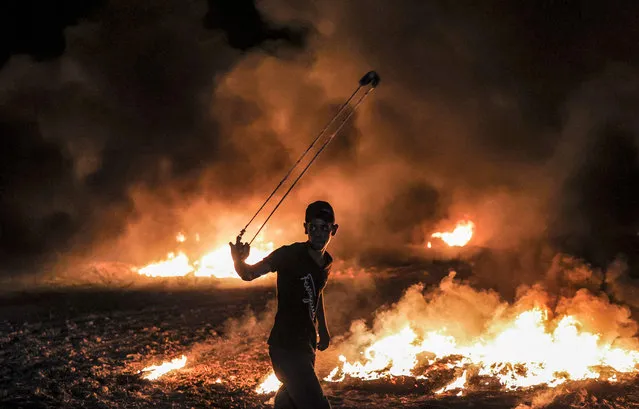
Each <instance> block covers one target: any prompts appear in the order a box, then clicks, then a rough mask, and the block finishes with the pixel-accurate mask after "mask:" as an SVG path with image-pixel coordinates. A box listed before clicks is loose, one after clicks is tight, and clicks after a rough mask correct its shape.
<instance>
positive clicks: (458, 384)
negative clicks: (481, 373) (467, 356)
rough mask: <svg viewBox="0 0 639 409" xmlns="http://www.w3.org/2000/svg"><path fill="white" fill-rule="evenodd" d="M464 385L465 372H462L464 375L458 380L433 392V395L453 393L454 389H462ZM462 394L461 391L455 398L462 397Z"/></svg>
mask: <svg viewBox="0 0 639 409" xmlns="http://www.w3.org/2000/svg"><path fill="white" fill-rule="evenodd" d="M465 385H466V371H464V373H463V374H462V375H461V376H460V377H459V378H457V379H455V380H454V381H452V382H451V383H449V384H448V385H446V386H444V387H443V388H441V389H440V390H438V391H435V395H440V394H442V393H444V392H448V391H453V390H455V389H464V386H465ZM462 394H463V391H459V393H458V394H457V396H462Z"/></svg>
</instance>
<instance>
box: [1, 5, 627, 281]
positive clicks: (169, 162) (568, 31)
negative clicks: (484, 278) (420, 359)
mask: <svg viewBox="0 0 639 409" xmlns="http://www.w3.org/2000/svg"><path fill="white" fill-rule="evenodd" d="M231 3H232V4H233V5H231ZM68 4H70V5H71V4H75V3H73V2H68ZM76 6H77V5H76ZM636 8H637V5H636V4H635V3H633V2H622V4H619V3H617V4H615V5H614V6H613V5H610V4H608V3H604V2H595V3H589V4H588V5H583V4H563V3H562V4H559V3H558V4H552V5H548V6H547V7H540V6H539V5H537V4H528V3H526V4H524V3H516V4H515V3H513V4H497V3H494V4H493V3H491V4H483V3H482V4H472V5H470V4H455V5H451V4H450V3H449V2H423V1H416V0H415V1H403V2H396V3H393V4H392V5H391V4H390V3H388V2H384V1H381V0H372V1H368V0H367V1H364V0H361V1H360V0H358V1H351V2H342V1H327V2H322V3H313V2H306V1H302V0H270V1H265V2H260V3H259V7H257V6H256V3H255V2H252V1H234V2H223V1H213V0H209V1H208V2H203V1H199V2H191V3H189V4H183V3H182V2H177V1H169V2H163V3H161V4H159V3H153V2H150V3H149V2H143V3H139V2H138V3H136V4H131V3H130V2H124V1H119V0H112V1H108V2H102V3H95V4H94V5H91V6H82V7H79V6H77V7H68V9H70V10H75V11H74V12H73V13H71V15H69V16H64V17H63V18H61V19H60V20H59V22H58V21H57V20H56V24H55V25H49V26H47V27H48V29H49V28H50V29H51V30H53V31H54V32H55V33H56V35H55V36H45V37H46V38H47V39H49V38H57V39H60V38H63V39H64V41H63V43H60V42H59V41H58V43H57V44H58V46H56V47H45V48H46V49H47V50H53V51H52V52H49V53H44V54H43V53H42V52H40V51H38V50H39V48H38V47H37V45H42V44H43V46H46V45H47V44H48V43H46V41H45V40H44V37H39V36H36V35H31V34H30V33H28V32H27V31H25V30H27V29H26V28H25V27H27V26H28V25H27V24H26V22H28V21H30V20H29V16H28V15H23V16H22V17H23V19H22V20H20V19H17V20H16V23H15V24H14V25H13V26H12V27H14V32H15V33H18V35H17V37H16V38H21V39H23V41H21V42H18V43H15V44H12V45H11V46H10V47H8V48H4V49H3V51H2V52H3V54H2V55H3V56H4V57H3V61H5V63H4V66H3V68H2V71H0V106H1V107H2V108H1V110H0V127H1V128H0V129H2V131H1V132H2V146H3V149H2V152H3V153H2V156H3V157H2V167H3V169H2V172H1V173H0V174H1V175H2V181H1V186H0V187H1V189H0V190H1V191H2V193H3V195H2V200H1V201H0V221H1V222H2V224H1V225H2V232H1V236H0V255H1V256H2V258H3V260H8V261H7V263H6V264H5V268H6V269H7V270H9V272H15V271H19V270H20V271H34V270H38V269H42V268H43V267H42V266H43V265H44V263H50V262H56V263H59V262H60V261H61V258H62V260H64V259H65V258H68V257H69V256H70V255H73V256H75V255H79V256H82V257H85V258H86V257H87V256H89V257H92V258H100V259H109V260H121V261H127V262H133V263H145V262H147V261H148V260H149V259H152V258H156V257H158V256H163V255H164V254H165V251H166V248H167V247H168V246H169V245H170V243H172V242H174V237H175V233H176V232H177V231H180V230H187V231H189V232H193V233H195V232H197V233H199V234H201V235H202V237H203V241H204V238H205V237H206V238H209V239H210V240H211V241H215V242H216V243H217V242H218V241H219V242H220V243H226V242H227V241H228V236H229V235H234V234H236V232H237V231H238V230H239V229H240V228H241V227H242V223H243V222H242V221H243V220H247V219H248V217H250V215H251V214H252V212H253V211H254V210H255V209H257V207H258V206H259V204H260V202H261V200H262V199H263V198H264V197H266V194H268V193H269V191H270V189H271V188H272V187H273V186H275V185H276V184H277V182H278V181H279V179H280V178H281V176H282V175H283V174H284V172H285V170H286V169H287V168H288V167H289V166H290V165H291V164H292V163H293V162H294V160H295V159H296V158H297V156H298V155H299V153H300V152H301V151H303V149H304V148H305V147H306V146H307V144H308V143H309V142H310V141H311V140H312V137H313V136H314V135H315V133H316V132H317V131H318V130H319V129H320V128H321V127H322V126H323V125H324V124H325V123H326V121H328V119H329V118H330V117H331V115H333V114H334V113H335V112H336V109H337V107H338V106H339V105H340V104H341V103H342V102H343V100H344V99H345V97H347V96H348V95H349V94H350V92H351V90H352V89H353V88H354V86H355V85H356V83H357V80H358V79H359V77H360V76H361V75H362V74H363V73H365V72H366V71H368V70H370V69H375V70H377V71H378V72H379V73H380V74H381V76H382V84H381V85H380V87H379V88H378V89H377V90H376V91H375V93H374V94H373V97H372V98H371V99H369V100H368V101H367V102H366V103H365V104H364V106H362V108H361V110H360V111H358V113H357V115H356V116H355V117H354V120H353V122H352V123H351V124H349V126H347V128H346V131H345V132H344V133H343V134H342V135H340V137H339V138H338V139H336V140H335V143H334V144H332V145H331V146H330V147H329V148H328V150H327V151H326V152H325V153H324V154H323V155H322V156H321V157H320V159H319V161H318V162H317V163H316V164H315V165H314V167H313V168H312V169H311V171H310V172H309V173H308V174H307V175H306V176H305V178H304V179H303V180H302V182H301V184H300V185H299V186H298V187H297V188H296V190H295V191H294V193H293V194H292V195H291V196H290V197H289V199H287V200H288V201H287V202H286V203H285V205H284V206H283V208H282V211H281V212H280V213H278V214H277V215H276V217H275V218H273V219H272V220H271V222H270V223H271V224H270V225H269V229H267V232H266V234H267V235H270V236H269V239H271V240H275V241H278V244H284V242H286V241H290V240H299V239H301V238H302V237H303V236H302V230H301V221H302V220H301V215H302V214H303V209H304V206H305V204H306V203H308V202H309V201H311V200H315V199H320V198H321V199H327V200H330V201H331V202H332V203H333V204H334V207H335V209H336V212H337V218H338V222H339V223H340V225H341V227H340V231H339V234H338V236H337V237H336V241H335V247H334V255H336V256H337V257H340V258H357V257H359V258H364V259H365V258H367V257H369V255H374V254H375V253H378V252H379V251H380V250H382V249H384V250H391V251H395V252H398V253H402V252H403V251H405V250H406V249H407V248H408V247H411V248H414V247H415V246H418V247H419V246H423V244H424V240H425V238H426V237H427V235H428V234H430V232H432V231H433V230H434V229H438V228H445V227H449V226H450V225H447V223H452V222H454V221H456V220H458V219H460V218H464V217H468V218H470V219H472V220H473V221H474V222H475V223H476V225H477V236H476V238H475V242H474V245H476V246H479V247H484V248H490V249H494V250H495V251H503V252H506V253H507V252H518V251H519V250H521V249H528V248H530V247H531V246H532V245H531V243H535V245H534V246H533V247H535V249H539V248H542V247H543V246H542V245H539V244H538V243H539V242H543V243H544V246H545V245H550V246H552V247H553V248H555V249H559V250H563V251H566V252H569V253H574V254H576V255H578V256H580V257H583V258H586V259H587V260H589V261H591V262H593V263H595V264H596V265H597V266H599V267H601V268H604V266H606V265H607V264H609V263H610V262H611V261H612V260H613V259H614V258H615V257H616V256H617V255H618V254H619V253H624V254H626V255H627V257H630V256H629V255H630V254H632V251H633V248H632V245H631V244H632V243H634V242H636V232H637V230H639V229H638V226H637V224H638V223H639V220H638V219H637V217H638V216H637V212H636V210H634V209H636V208H638V206H637V204H638V203H637V201H638V200H639V199H638V198H637V193H636V192H638V191H639V189H637V187H636V186H635V185H636V180H639V178H637V177H636V176H637V175H638V174H639V165H638V163H637V137H636V135H637V129H636V126H637V123H636V120H635V119H634V117H633V116H632V115H631V113H632V112H633V111H634V107H635V105H636V99H637V96H638V95H639V93H638V92H637V87H636V84H637V83H638V82H637V71H636V63H637V60H636V56H635V53H634V45H635V44H636V43H637V40H638V38H637V36H638V35H639V34H638V33H637V31H636V30H634V29H633V27H634V26H633V24H634V23H633V22H632V21H631V19H630V17H629V16H632V15H635V14H636V13H635V12H636V11H637V10H636ZM42 10H44V9H42ZM2 14H3V15H5V14H4V13H2ZM87 16H90V18H88V17H87ZM604 21H615V22H616V23H615V25H614V26H612V25H609V24H603V22H604ZM23 23H24V24H23ZM36 26H37V25H36ZM7 27H8V25H7ZM41 31H42V30H41ZM41 31H38V32H41ZM45 31H46V30H45ZM26 38H29V39H30V40H29V41H26V40H25V39H26ZM47 41H48V40H47ZM60 44H62V45H60ZM583 44H588V47H584V46H583ZM7 55H8V56H11V57H10V58H8V57H6V56H7ZM43 55H44V56H45V57H46V58H41V56H43ZM41 60H42V61H41ZM602 215H605V217H600V216H602ZM230 220H233V221H236V220H237V221H238V222H237V224H234V225H233V226H232V227H229V226H228V225H230V224H232V223H230ZM277 231H280V232H281V234H279V235H278V234H277ZM631 237H634V239H633V240H634V241H633V240H630V238H631ZM549 239H550V240H549ZM280 242H281V243H280ZM546 242H548V243H546ZM531 251H532V250H531ZM535 251H537V250H535ZM538 253H539V254H541V253H543V252H542V251H541V250H539V251H538ZM550 253H552V252H550ZM545 254H546V253H544V257H545ZM535 257H537V256H535ZM531 258H534V257H533V256H531ZM548 260H550V258H547V261H548ZM633 262H634V260H632V258H631V257H630V259H629V260H628V265H629V268H630V270H632V268H633V266H634V264H633ZM513 263H514V262H513ZM513 263H510V262H508V263H506V264H507V267H510V266H511V265H512V264H513ZM521 263H522V259H521V258H517V260H516V263H515V264H521ZM47 265H48V264H47ZM505 269H506V270H508V268H505ZM528 270H530V271H523V272H522V274H521V275H520V276H519V277H521V280H519V281H518V280H515V281H518V282H514V283H512V286H511V287H512V288H516V286H517V285H519V284H521V282H526V283H529V282H532V281H534V280H537V279H540V278H543V275H539V270H538V269H535V268H529V269H528ZM507 274H510V271H509V272H508V273H507ZM493 275H494V276H496V278H494V280H495V281H500V280H502V281H506V279H507V278H506V277H504V276H505V275H506V274H504V273H503V272H495V273H494V274H493ZM480 276H481V274H480ZM499 277H501V278H499Z"/></svg>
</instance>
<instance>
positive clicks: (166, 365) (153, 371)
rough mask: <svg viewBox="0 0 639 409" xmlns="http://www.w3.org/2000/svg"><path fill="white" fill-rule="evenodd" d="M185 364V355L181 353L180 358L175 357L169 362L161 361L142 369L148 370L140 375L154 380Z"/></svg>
mask: <svg viewBox="0 0 639 409" xmlns="http://www.w3.org/2000/svg"><path fill="white" fill-rule="evenodd" d="M184 365H186V355H182V356H181V357H180V358H175V359H173V360H171V361H169V362H163V363H162V364H160V365H151V366H147V367H146V368H144V369H142V370H141V371H140V373H141V372H149V373H148V374H146V375H144V376H142V377H143V378H144V379H148V380H150V381H154V380H156V379H158V378H159V377H160V376H162V375H164V374H166V373H168V372H171V371H175V370H176V369H180V368H184Z"/></svg>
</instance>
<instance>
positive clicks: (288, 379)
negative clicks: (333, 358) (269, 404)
mask: <svg viewBox="0 0 639 409" xmlns="http://www.w3.org/2000/svg"><path fill="white" fill-rule="evenodd" d="M269 352H270V354H271V361H272V362H273V367H274V368H275V367H277V371H276V372H275V375H276V376H277V377H278V379H280V380H281V381H282V383H283V384H284V385H285V386H286V392H287V395H288V396H289V397H290V399H291V400H292V402H293V404H294V406H295V407H296V408H297V409H330V407H331V405H330V403H329V402H328V399H326V396H324V392H323V391H322V386H321V385H320V383H319V379H318V378H317V375H316V374H315V368H314V364H315V354H314V353H312V352H302V351H290V350H285V349H281V348H277V347H271V348H270V350H269ZM278 372H279V373H280V374H279V375H278ZM280 376H281V378H280Z"/></svg>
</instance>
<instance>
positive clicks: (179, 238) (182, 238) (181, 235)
mask: <svg viewBox="0 0 639 409" xmlns="http://www.w3.org/2000/svg"><path fill="white" fill-rule="evenodd" d="M175 241H177V242H178V243H184V242H185V241H186V236H185V235H184V233H182V232H179V233H178V234H177V236H175Z"/></svg>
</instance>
